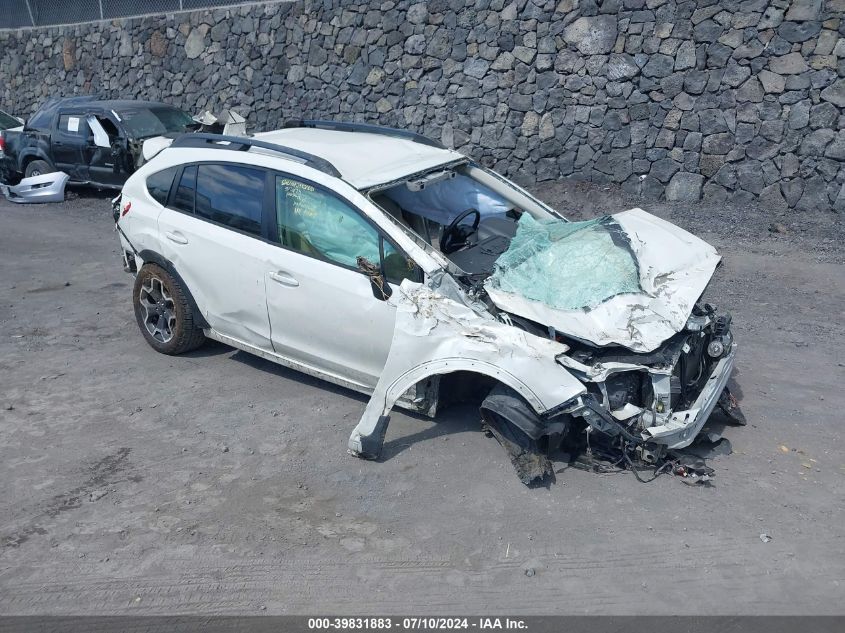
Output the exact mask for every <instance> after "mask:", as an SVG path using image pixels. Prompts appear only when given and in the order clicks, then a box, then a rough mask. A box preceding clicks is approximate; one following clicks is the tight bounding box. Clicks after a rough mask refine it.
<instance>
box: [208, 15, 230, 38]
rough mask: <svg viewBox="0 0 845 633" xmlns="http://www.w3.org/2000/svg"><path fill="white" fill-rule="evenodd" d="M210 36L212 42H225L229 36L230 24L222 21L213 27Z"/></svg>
mask: <svg viewBox="0 0 845 633" xmlns="http://www.w3.org/2000/svg"><path fill="white" fill-rule="evenodd" d="M210 35H211V41H212V42H222V41H224V40H225V39H226V38H227V37H228V35H229V22H228V21H227V20H221V21H220V22H218V23H217V24H215V25H214V26H212V27H211V32H210Z"/></svg>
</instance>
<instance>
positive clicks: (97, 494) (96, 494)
mask: <svg viewBox="0 0 845 633" xmlns="http://www.w3.org/2000/svg"><path fill="white" fill-rule="evenodd" d="M107 494H109V491H108V490H95V491H93V492H92V493H91V494H89V495H88V501H90V502H92V503H93V502H94V501H99V500H100V499H102V498H103V497H105V496H106V495H107Z"/></svg>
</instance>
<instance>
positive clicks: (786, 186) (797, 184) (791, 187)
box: [780, 178, 804, 208]
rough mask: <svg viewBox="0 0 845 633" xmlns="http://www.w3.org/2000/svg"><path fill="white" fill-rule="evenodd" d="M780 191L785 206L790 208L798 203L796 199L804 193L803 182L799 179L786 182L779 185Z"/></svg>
mask: <svg viewBox="0 0 845 633" xmlns="http://www.w3.org/2000/svg"><path fill="white" fill-rule="evenodd" d="M780 190H781V193H783V197H784V199H785V200H786V204H787V205H788V206H789V207H790V208H792V207H794V206H795V205H796V204H797V203H798V199H799V198H800V197H801V194H802V193H803V192H804V181H803V180H801V179H800V178H794V179H792V180H786V181H783V182H781V183H780Z"/></svg>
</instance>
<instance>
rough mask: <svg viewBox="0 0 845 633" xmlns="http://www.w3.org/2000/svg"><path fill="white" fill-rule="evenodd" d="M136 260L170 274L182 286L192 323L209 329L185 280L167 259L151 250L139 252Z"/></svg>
mask: <svg viewBox="0 0 845 633" xmlns="http://www.w3.org/2000/svg"><path fill="white" fill-rule="evenodd" d="M137 259H140V260H141V262H142V263H143V264H157V265H159V266H161V267H162V268H164V269H165V270H166V271H167V272H168V273H170V274H171V275H172V276H173V278H174V279H175V280H176V281H178V282H179V285H180V286H182V290H183V291H184V292H185V295H186V297H187V299H188V303H189V304H190V306H191V309H192V310H193V312H194V323H196V324H197V325H199V326H200V327H201V328H203V329H208V328H209V327H211V326H210V325H209V324H208V322H207V321H206V320H205V317H204V316H203V312H202V311H201V310H200V309H199V306H198V305H197V302H196V301H195V300H194V295H193V294H192V293H191V289H190V288H188V284H186V283H185V280H184V279H182V275H180V274H179V271H178V270H176V267H175V266H174V265H173V263H172V262H171V261H170V260H169V259H167V258H166V257H164V256H163V255H160V254H159V253H156V252H155V251H151V250H143V251H141V252H139V253H138V255H137V256H136V261H137ZM139 270H140V266H139Z"/></svg>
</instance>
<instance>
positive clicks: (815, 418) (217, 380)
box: [0, 183, 845, 615]
mask: <svg viewBox="0 0 845 633" xmlns="http://www.w3.org/2000/svg"><path fill="white" fill-rule="evenodd" d="M542 189H543V191H541V194H542V195H543V197H544V198H545V199H547V200H549V201H551V202H552V203H553V204H555V205H557V206H558V208H560V209H562V210H565V211H566V212H567V213H568V214H569V215H571V216H572V217H574V218H581V217H589V216H590V215H592V214H594V213H596V212H600V211H609V212H612V211H617V210H620V209H623V208H626V207H629V206H633V205H632V203H631V202H630V201H627V200H625V198H624V196H622V195H621V194H620V193H619V192H618V191H616V190H614V189H612V188H603V187H596V186H589V185H586V184H575V183H569V184H564V183H558V184H554V185H551V186H546V187H543V188H542ZM640 205H641V206H645V207H646V208H647V209H649V210H650V211H652V212H655V213H657V214H658V215H661V216H663V217H667V218H669V219H671V220H672V221H675V222H677V223H679V224H680V225H682V226H683V227H685V228H687V229H689V230H692V231H694V232H695V233H697V234H699V235H701V236H702V237H704V238H705V239H707V240H708V241H710V242H711V243H713V244H714V245H716V246H717V247H718V248H719V249H720V251H721V252H722V253H723V255H724V257H725V265H724V266H722V267H721V268H720V270H719V271H718V272H717V275H716V278H715V280H714V282H713V284H712V286H711V290H710V296H711V300H712V301H713V302H715V303H717V304H719V305H721V306H723V307H726V308H729V309H730V310H731V311H732V312H733V314H734V328H735V329H734V331H735V333H736V336H737V340H738V343H739V344H740V346H741V348H740V352H739V358H738V374H737V381H738V383H739V385H740V386H741V389H742V394H741V395H742V404H743V409H744V411H745V413H746V415H747V417H748V419H749V425H748V426H747V427H739V428H737V427H733V428H729V429H728V430H727V432H726V435H727V437H729V439H730V440H731V442H732V443H733V447H734V451H735V452H734V454H733V455H730V456H723V457H719V458H717V459H716V460H714V461H713V462H712V463H711V465H712V466H713V467H715V468H716V471H717V473H716V480H715V486H713V487H711V488H702V487H695V488H693V487H688V486H684V485H682V484H681V482H680V480H678V479H676V478H673V477H671V476H664V477H660V478H658V479H657V480H656V481H654V482H653V483H651V484H648V485H644V484H641V483H638V482H637V481H636V480H635V479H634V478H633V477H632V476H631V475H630V474H614V475H599V474H591V473H587V472H584V471H579V470H575V469H567V468H566V467H565V464H563V463H558V464H556V466H557V468H558V475H557V482H556V483H555V484H554V485H552V486H550V487H549V488H548V489H545V488H540V489H528V488H525V487H524V486H523V485H522V484H521V483H519V481H518V479H517V478H516V476H515V475H514V471H513V469H512V467H511V465H510V463H509V461H508V459H507V458H506V456H505V453H504V451H503V450H502V449H501V448H500V447H499V446H498V444H497V443H496V442H495V440H492V439H488V438H486V437H485V436H484V435H483V434H482V433H481V432H480V431H479V424H478V416H477V413H476V411H475V409H474V408H473V407H472V406H468V405H463V406H458V407H454V408H451V409H448V410H446V411H444V412H443V413H442V414H441V415H440V416H439V417H438V418H437V419H436V420H434V421H432V420H428V419H425V418H420V417H415V416H412V415H407V414H405V413H402V412H400V411H395V412H394V415H393V417H392V421H391V425H390V429H389V432H388V436H387V442H386V446H385V449H386V450H385V456H384V458H383V459H382V460H381V461H379V462H366V461H360V460H358V459H355V458H353V457H350V456H349V455H347V454H346V441H347V438H348V436H349V432H350V431H351V429H352V427H353V426H354V425H355V423H356V421H357V419H358V417H359V416H360V414H361V413H362V411H363V409H364V406H365V404H366V398H365V397H363V396H360V395H357V394H354V393H351V392H349V391H346V390H344V389H341V388H338V387H334V386H331V385H328V384H324V383H322V382H320V381H318V380H315V379H311V378H309V377H307V376H304V375H301V374H298V373H296V372H293V371H289V370H287V369H284V368H281V367H278V366H276V365H273V364H271V363H269V362H266V361H263V360H260V359H257V358H254V357H252V356H249V355H247V354H245V353H242V352H238V351H235V350H233V349H231V348H228V347H225V346H223V345H219V344H208V345H206V346H205V347H203V348H201V349H200V350H198V351H196V352H194V353H191V354H188V355H186V356H182V357H176V358H172V357H167V356H162V355H159V354H156V353H155V352H154V351H153V350H152V349H151V348H150V347H149V346H148V345H147V344H146V343H145V342H144V340H143V338H142V337H141V335H140V333H139V332H138V330H137V326H136V324H135V322H134V318H133V315H132V311H131V305H130V296H129V292H130V282H131V278H130V276H128V275H126V274H125V273H123V271H122V269H121V265H120V260H119V253H118V242H117V238H116V236H115V235H114V233H113V231H112V221H111V218H110V212H109V204H108V200H107V197H106V196H103V195H97V194H94V193H90V192H84V191H81V192H77V193H76V194H75V195H74V197H73V199H72V200H69V201H68V202H65V203H64V204H61V205H46V206H30V207H22V206H14V205H11V204H9V203H7V202H5V201H0V482H2V487H0V613H4V614H36V613H37V614H43V613H50V614H58V613H62V614H91V613H97V614H135V613H137V614H152V613H170V614H173V613H194V612H200V611H201V612H204V613H246V614H249V613H279V614H282V613H284V614H304V613H315V612H316V613H326V612H343V613H349V614H352V613H369V614H372V613H407V612H413V613H433V614H441V615H451V614H455V613H485V614H487V613H513V614H532V613H533V614H547V613H577V614H592V613H615V614H628V613H635V614H638V613H657V614H712V613H719V614H745V613H754V614H833V613H838V614H841V613H843V607H842V601H841V598H842V595H843V587H842V583H843V582H845V580H843V579H844V578H845V539H843V534H845V527H843V526H845V512H844V511H843V507H845V503H843V502H845V499H843V493H844V492H845V451H843V447H842V440H843V437H842V435H843V414H842V411H843V410H845V390H843V389H842V385H843V379H845V363H843V360H845V353H843V352H845V333H843V328H842V324H843V323H845V247H843V244H845V239H843V238H845V230H843V222H842V220H841V218H839V217H837V216H834V215H823V214H819V215H797V214H794V215H790V214H787V213H777V212H771V211H767V210H761V209H757V208H753V207H750V208H743V209H736V208H731V207H729V206H724V205H722V206H719V207H713V206H708V205H704V204H701V205H687V206H683V207H682V206H680V205H675V206H673V205H668V204H666V203H660V204H653V205H646V204H643V203H640ZM763 533H765V534H768V535H770V536H771V537H772V540H771V541H770V542H766V543H764V542H763V541H762V540H761V538H760V535H761V534H763ZM529 570H531V571H529ZM527 572H528V573H527Z"/></svg>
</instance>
